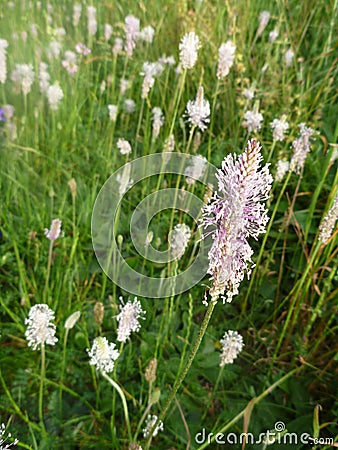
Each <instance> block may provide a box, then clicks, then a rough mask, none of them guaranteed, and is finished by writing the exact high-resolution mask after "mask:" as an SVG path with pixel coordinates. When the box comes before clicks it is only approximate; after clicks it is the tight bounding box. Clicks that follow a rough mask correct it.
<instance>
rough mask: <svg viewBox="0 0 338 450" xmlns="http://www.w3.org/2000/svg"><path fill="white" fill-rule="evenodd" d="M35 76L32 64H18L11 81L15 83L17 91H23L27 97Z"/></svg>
mask: <svg viewBox="0 0 338 450" xmlns="http://www.w3.org/2000/svg"><path fill="white" fill-rule="evenodd" d="M34 78H35V74H34V69H33V66H32V64H16V66H15V70H14V71H13V72H12V75H11V80H12V81H13V82H14V84H15V87H16V90H20V89H21V90H22V92H23V94H24V95H27V94H28V93H29V92H30V90H31V86H32V84H33V82H34Z"/></svg>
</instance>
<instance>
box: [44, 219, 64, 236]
mask: <svg viewBox="0 0 338 450" xmlns="http://www.w3.org/2000/svg"><path fill="white" fill-rule="evenodd" d="M61 224H62V221H61V220H60V219H53V220H52V223H51V226H50V230H48V228H45V230H44V231H45V236H46V238H48V239H49V240H50V241H55V240H56V239H57V238H59V237H60V234H61Z"/></svg>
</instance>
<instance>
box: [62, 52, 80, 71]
mask: <svg viewBox="0 0 338 450" xmlns="http://www.w3.org/2000/svg"><path fill="white" fill-rule="evenodd" d="M61 63H62V66H63V67H64V68H65V69H66V70H67V72H68V73H70V74H74V73H76V72H77V71H78V70H79V66H78V60H77V55H76V53H74V52H72V51H71V50H67V51H66V52H65V56H64V59H63V60H62V62H61Z"/></svg>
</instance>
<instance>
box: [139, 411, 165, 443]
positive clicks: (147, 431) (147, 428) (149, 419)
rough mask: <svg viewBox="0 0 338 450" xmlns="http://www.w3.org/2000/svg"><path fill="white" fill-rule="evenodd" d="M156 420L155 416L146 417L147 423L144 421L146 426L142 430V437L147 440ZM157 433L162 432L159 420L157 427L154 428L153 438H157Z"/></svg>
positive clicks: (161, 423)
mask: <svg viewBox="0 0 338 450" xmlns="http://www.w3.org/2000/svg"><path fill="white" fill-rule="evenodd" d="M157 419H158V417H157V416H156V415H152V416H151V415H150V414H149V415H148V417H147V421H146V426H145V428H144V429H143V437H144V438H147V437H148V436H149V434H150V431H151V429H152V428H153V426H154V425H155V423H156V422H157ZM159 431H163V422H162V420H160V421H159V423H158V424H157V426H156V427H155V429H154V431H153V437H155V436H157V434H158V432H159Z"/></svg>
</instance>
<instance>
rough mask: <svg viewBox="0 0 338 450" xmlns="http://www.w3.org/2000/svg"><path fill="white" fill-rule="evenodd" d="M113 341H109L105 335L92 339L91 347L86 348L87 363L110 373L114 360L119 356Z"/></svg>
mask: <svg viewBox="0 0 338 450" xmlns="http://www.w3.org/2000/svg"><path fill="white" fill-rule="evenodd" d="M115 347H116V346H115V344H114V343H112V342H111V343H109V342H108V340H107V338H105V337H101V336H99V337H97V338H95V339H94V342H93V345H92V348H91V349H88V348H87V352H88V355H89V356H90V361H89V364H90V365H91V366H95V368H96V370H102V372H105V373H110V372H112V371H113V370H114V361H116V360H117V358H118V357H119V352H118V351H117V350H116V348H115Z"/></svg>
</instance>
